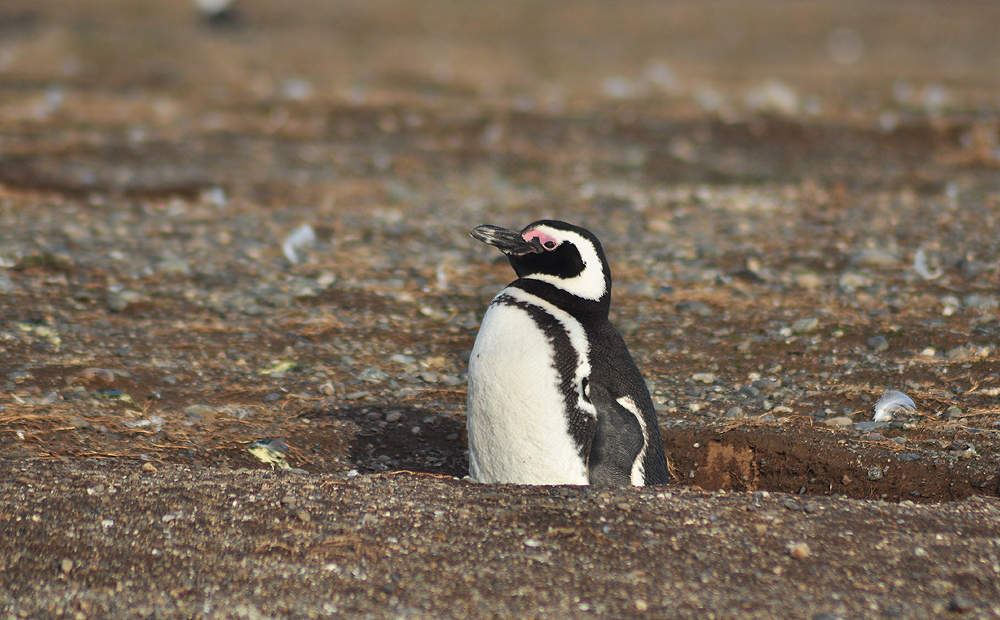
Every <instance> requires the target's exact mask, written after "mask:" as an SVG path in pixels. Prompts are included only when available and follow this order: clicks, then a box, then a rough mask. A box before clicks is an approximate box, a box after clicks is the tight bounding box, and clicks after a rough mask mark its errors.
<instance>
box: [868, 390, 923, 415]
mask: <svg viewBox="0 0 1000 620" xmlns="http://www.w3.org/2000/svg"><path fill="white" fill-rule="evenodd" d="M916 408H917V406H916V405H915V404H914V403H913V399H912V398H910V397H909V396H907V395H906V394H903V393H902V392H898V391H896V390H888V391H887V392H886V393H885V394H883V395H882V398H880V399H878V402H877V403H875V418H874V420H875V421H876V422H887V421H889V420H891V419H892V414H893V413H895V412H896V411H905V412H911V411H915V410H916Z"/></svg>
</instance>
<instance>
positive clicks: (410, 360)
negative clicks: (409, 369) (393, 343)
mask: <svg viewBox="0 0 1000 620" xmlns="http://www.w3.org/2000/svg"><path fill="white" fill-rule="evenodd" d="M389 361H390V362H396V363H397V364H399V365H400V366H413V365H414V364H416V363H417V358H415V357H411V356H409V355H403V354H402V353H397V354H395V355H393V356H392V357H390V358H389Z"/></svg>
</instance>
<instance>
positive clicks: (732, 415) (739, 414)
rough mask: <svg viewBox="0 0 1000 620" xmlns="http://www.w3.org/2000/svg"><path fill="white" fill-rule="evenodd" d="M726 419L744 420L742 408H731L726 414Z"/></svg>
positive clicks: (744, 415)
mask: <svg viewBox="0 0 1000 620" xmlns="http://www.w3.org/2000/svg"><path fill="white" fill-rule="evenodd" d="M726 417H727V418H729V419H731V420H739V419H742V418H745V417H746V414H745V413H743V407H733V408H732V409H730V410H729V411H727V412H726Z"/></svg>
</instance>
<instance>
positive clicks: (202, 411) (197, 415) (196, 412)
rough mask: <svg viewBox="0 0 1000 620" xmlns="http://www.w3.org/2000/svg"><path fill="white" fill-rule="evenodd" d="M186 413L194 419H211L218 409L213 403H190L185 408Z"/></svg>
mask: <svg viewBox="0 0 1000 620" xmlns="http://www.w3.org/2000/svg"><path fill="white" fill-rule="evenodd" d="M184 413H185V414H186V415H187V417H189V418H191V419H193V420H211V419H213V418H214V417H215V414H216V413H218V409H216V408H215V407H212V406H211V405H189V406H187V407H185V408H184Z"/></svg>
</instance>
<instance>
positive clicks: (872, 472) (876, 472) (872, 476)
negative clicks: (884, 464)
mask: <svg viewBox="0 0 1000 620" xmlns="http://www.w3.org/2000/svg"><path fill="white" fill-rule="evenodd" d="M882 475H883V473H882V468H881V467H869V468H868V479H869V480H881V479H882Z"/></svg>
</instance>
